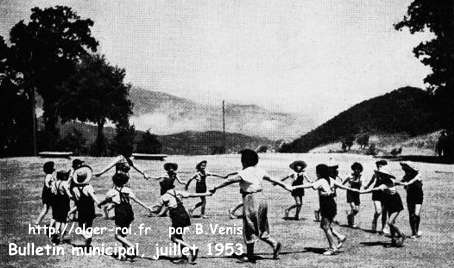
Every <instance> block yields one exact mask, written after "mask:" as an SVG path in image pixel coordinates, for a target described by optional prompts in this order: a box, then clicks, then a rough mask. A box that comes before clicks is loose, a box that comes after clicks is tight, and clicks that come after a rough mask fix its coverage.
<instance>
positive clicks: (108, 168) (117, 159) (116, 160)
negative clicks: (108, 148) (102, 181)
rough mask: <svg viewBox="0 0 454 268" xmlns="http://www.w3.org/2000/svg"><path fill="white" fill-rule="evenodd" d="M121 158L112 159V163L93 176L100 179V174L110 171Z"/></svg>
mask: <svg viewBox="0 0 454 268" xmlns="http://www.w3.org/2000/svg"><path fill="white" fill-rule="evenodd" d="M120 157H121V156H118V157H116V158H115V159H114V161H112V162H111V163H110V164H109V165H107V166H106V167H105V168H104V169H103V170H101V171H100V172H98V173H95V174H94V175H95V176H96V177H100V176H101V175H102V174H104V173H106V172H107V171H109V170H111V169H112V168H113V167H115V165H116V164H117V163H118V162H119V161H121V158H120Z"/></svg>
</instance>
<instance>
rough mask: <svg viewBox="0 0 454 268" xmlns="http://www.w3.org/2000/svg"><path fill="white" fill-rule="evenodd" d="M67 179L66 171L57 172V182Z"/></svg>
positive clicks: (67, 173)
mask: <svg viewBox="0 0 454 268" xmlns="http://www.w3.org/2000/svg"><path fill="white" fill-rule="evenodd" d="M68 179H69V172H68V171H66V170H59V171H57V180H59V181H67V180H68Z"/></svg>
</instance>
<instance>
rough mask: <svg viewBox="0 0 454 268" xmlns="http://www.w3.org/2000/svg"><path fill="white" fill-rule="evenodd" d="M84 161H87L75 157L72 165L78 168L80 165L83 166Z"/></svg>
mask: <svg viewBox="0 0 454 268" xmlns="http://www.w3.org/2000/svg"><path fill="white" fill-rule="evenodd" d="M84 163H85V162H84V161H82V160H80V159H78V158H76V159H74V160H73V162H72V167H73V168H78V167H80V166H82V165H83V164H84Z"/></svg>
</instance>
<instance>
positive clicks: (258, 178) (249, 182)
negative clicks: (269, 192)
mask: <svg viewBox="0 0 454 268" xmlns="http://www.w3.org/2000/svg"><path fill="white" fill-rule="evenodd" d="M238 176H240V178H241V181H240V189H241V191H242V192H246V193H252V192H257V191H260V190H262V180H263V177H265V176H268V174H267V173H266V171H265V170H263V169H261V168H258V167H255V166H254V167H248V168H246V169H243V170H241V171H239V172H238Z"/></svg>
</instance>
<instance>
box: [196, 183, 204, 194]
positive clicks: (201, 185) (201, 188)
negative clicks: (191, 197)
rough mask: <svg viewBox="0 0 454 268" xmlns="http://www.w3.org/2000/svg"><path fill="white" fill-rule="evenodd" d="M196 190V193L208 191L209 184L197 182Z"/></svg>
mask: <svg viewBox="0 0 454 268" xmlns="http://www.w3.org/2000/svg"><path fill="white" fill-rule="evenodd" d="M195 192H196V193H206V192H207V185H206V184H205V183H201V182H200V183H199V182H197V183H196V185H195Z"/></svg>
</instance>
